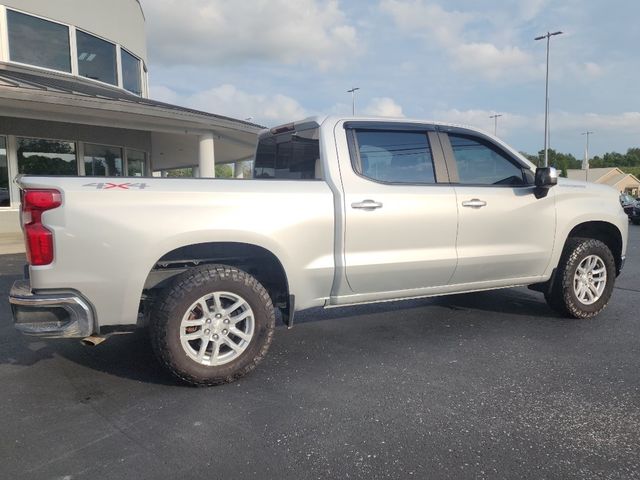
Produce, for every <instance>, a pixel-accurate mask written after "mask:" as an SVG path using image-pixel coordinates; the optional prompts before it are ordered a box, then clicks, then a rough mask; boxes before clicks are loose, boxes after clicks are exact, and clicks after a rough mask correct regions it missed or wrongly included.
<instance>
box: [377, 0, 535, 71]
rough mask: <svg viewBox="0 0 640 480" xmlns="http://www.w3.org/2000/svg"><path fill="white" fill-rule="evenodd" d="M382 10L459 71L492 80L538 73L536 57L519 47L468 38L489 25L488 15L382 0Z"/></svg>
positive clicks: (421, 1)
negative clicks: (478, 29)
mask: <svg viewBox="0 0 640 480" xmlns="http://www.w3.org/2000/svg"><path fill="white" fill-rule="evenodd" d="M536 3H543V2H540V1H538V2H536ZM380 8H381V9H382V10H383V11H384V12H387V13H388V14H390V15H391V16H392V17H393V19H394V21H395V23H396V25H397V26H398V27H399V28H400V29H401V30H404V31H406V32H408V33H410V34H412V35H414V36H417V37H420V38H423V39H424V41H425V42H427V45H430V46H436V47H439V48H441V49H443V50H444V51H445V53H446V54H447V55H448V56H449V58H450V59H451V61H452V65H453V67H454V68H456V69H457V70H462V71H470V72H474V73H476V74H478V75H480V76H482V77H484V78H487V79H490V80H496V79H499V78H507V79H513V78H514V77H516V76H517V77H519V78H530V77H531V76H534V75H537V74H538V73H539V69H538V68H537V67H536V66H535V65H534V60H533V57H532V56H531V55H530V54H529V53H527V52H525V51H523V50H522V49H520V48H519V47H516V46H510V45H507V46H504V47H498V46H496V45H495V44H493V43H489V42H475V41H471V40H470V39H469V37H470V31H471V30H473V29H474V27H475V26H477V25H478V24H481V23H483V22H485V23H486V14H478V13H473V12H459V11H457V10H451V11H447V10H445V9H443V8H442V7H440V6H439V5H437V4H435V3H429V2H427V1H425V0H382V1H381V2H380ZM531 14H532V13H531V12H529V13H527V15H531Z"/></svg>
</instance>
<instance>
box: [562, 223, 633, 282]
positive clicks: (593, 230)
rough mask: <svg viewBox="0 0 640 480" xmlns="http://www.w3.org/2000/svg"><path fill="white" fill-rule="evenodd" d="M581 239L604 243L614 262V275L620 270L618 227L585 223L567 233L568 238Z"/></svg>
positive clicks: (608, 224) (620, 251)
mask: <svg viewBox="0 0 640 480" xmlns="http://www.w3.org/2000/svg"><path fill="white" fill-rule="evenodd" d="M573 237H583V238H593V239H596V240H600V241H601V242H602V243H604V244H605V245H606V246H607V247H609V250H611V253H612V254H613V258H614V259H615V261H616V273H620V269H621V268H622V234H621V233H620V230H618V227H616V226H615V225H613V224H611V223H608V222H586V223H581V224H580V225H576V226H575V227H573V230H571V232H569V236H568V238H567V240H568V239H569V238H573Z"/></svg>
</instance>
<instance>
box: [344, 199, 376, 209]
mask: <svg viewBox="0 0 640 480" xmlns="http://www.w3.org/2000/svg"><path fill="white" fill-rule="evenodd" d="M351 208H360V209H362V210H375V209H376V208H382V203H380V202H376V201H374V200H363V201H361V202H354V203H352V204H351Z"/></svg>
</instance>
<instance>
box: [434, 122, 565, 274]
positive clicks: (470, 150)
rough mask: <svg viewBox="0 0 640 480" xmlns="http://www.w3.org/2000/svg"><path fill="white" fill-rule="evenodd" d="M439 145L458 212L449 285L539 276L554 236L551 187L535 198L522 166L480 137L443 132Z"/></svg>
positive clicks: (451, 130) (529, 174)
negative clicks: (455, 258) (455, 256)
mask: <svg viewBox="0 0 640 480" xmlns="http://www.w3.org/2000/svg"><path fill="white" fill-rule="evenodd" d="M443 130H445V129H443ZM441 143H442V145H443V148H444V152H445V156H446V157H447V160H448V163H447V165H448V166H449V173H450V174H451V176H452V177H453V178H452V180H453V181H457V183H456V184H455V185H456V186H455V189H456V193H457V197H458V209H459V212H460V213H459V227H458V241H457V244H456V247H457V251H458V266H457V268H456V272H455V274H454V276H453V278H452V280H451V283H452V284H468V283H475V282H500V281H502V282H504V281H505V280H509V279H514V278H525V277H538V276H540V275H542V274H543V272H544V271H545V269H546V268H547V265H548V263H549V261H550V257H551V252H552V250H553V242H554V238H555V223H556V208H555V189H553V188H552V189H549V190H548V193H547V195H546V196H545V197H542V198H537V197H536V195H535V186H534V184H533V183H534V174H533V172H532V171H531V170H530V169H529V168H528V166H526V165H525V164H523V163H521V160H519V159H518V158H516V157H515V156H514V155H513V154H511V153H510V152H508V151H507V150H506V149H504V148H502V147H501V146H500V145H498V144H497V143H495V142H494V141H493V140H492V139H490V138H488V137H485V136H483V135H481V134H478V133H476V132H472V131H469V130H465V129H459V128H447V129H446V132H444V131H443V133H442V134H441Z"/></svg>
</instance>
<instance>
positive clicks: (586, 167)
mask: <svg viewBox="0 0 640 480" xmlns="http://www.w3.org/2000/svg"><path fill="white" fill-rule="evenodd" d="M593 133H594V132H589V131H586V132H583V133H581V135H584V136H585V140H586V141H585V145H584V162H583V163H582V169H583V170H584V171H585V174H584V177H585V178H584V179H585V180H586V179H587V176H588V175H589V135H593Z"/></svg>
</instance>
